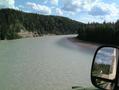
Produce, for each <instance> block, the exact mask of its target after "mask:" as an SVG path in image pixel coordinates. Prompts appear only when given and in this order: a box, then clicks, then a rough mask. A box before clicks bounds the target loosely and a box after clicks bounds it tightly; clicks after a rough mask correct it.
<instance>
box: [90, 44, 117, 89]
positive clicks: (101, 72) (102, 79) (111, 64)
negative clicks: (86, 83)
mask: <svg viewBox="0 0 119 90" xmlns="http://www.w3.org/2000/svg"><path fill="white" fill-rule="evenodd" d="M118 55H119V49H118V47H114V46H101V47H99V48H98V49H97V51H96V53H95V56H94V58H93V63H92V69H91V81H92V84H93V85H94V86H96V87H98V88H100V89H103V90H114V89H115V88H116V87H117V66H118Z"/></svg>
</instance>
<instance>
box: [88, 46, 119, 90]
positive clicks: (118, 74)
mask: <svg viewBox="0 0 119 90" xmlns="http://www.w3.org/2000/svg"><path fill="white" fill-rule="evenodd" d="M103 47H112V48H117V49H118V50H119V47H118V46H115V45H102V46H100V47H98V48H97V50H96V51H95V54H94V57H93V62H92V66H91V74H90V75H91V82H92V84H93V85H94V86H95V87H97V88H99V89H101V90H105V89H104V88H101V87H99V86H98V85H96V84H95V83H94V82H93V80H94V78H98V77H94V76H92V69H93V65H94V62H95V57H96V55H97V52H98V51H99V50H100V49H101V48H103ZM118 57H119V55H118ZM118 59H119V58H118ZM118 72H119V60H118V62H117V70H116V76H115V79H114V80H109V79H103V78H100V77H99V79H102V80H105V81H109V82H114V83H115V87H114V90H115V89H116V88H117V84H118V76H119V73H118Z"/></svg>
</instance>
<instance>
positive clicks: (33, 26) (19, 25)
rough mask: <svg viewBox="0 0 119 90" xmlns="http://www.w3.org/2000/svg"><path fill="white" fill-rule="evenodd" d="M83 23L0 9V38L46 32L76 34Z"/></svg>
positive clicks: (40, 34) (39, 34)
mask: <svg viewBox="0 0 119 90" xmlns="http://www.w3.org/2000/svg"><path fill="white" fill-rule="evenodd" d="M82 24H83V23H80V22H77V21H74V20H71V19H69V18H66V17H60V16H51V15H39V14H33V13H25V12H22V11H18V10H13V9H0V40H4V39H16V38H21V37H27V36H32V35H33V37H35V36H42V35H44V34H56V35H61V34H76V33H78V30H79V27H80V26H82ZM27 34H29V35H27Z"/></svg>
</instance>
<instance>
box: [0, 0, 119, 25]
mask: <svg viewBox="0 0 119 90" xmlns="http://www.w3.org/2000/svg"><path fill="white" fill-rule="evenodd" d="M0 8H14V9H18V10H22V11H25V12H32V13H39V14H44V15H58V16H64V17H68V18H71V19H73V20H77V21H80V22H84V23H88V22H104V21H106V22H115V21H116V20H117V19H119V0H0Z"/></svg>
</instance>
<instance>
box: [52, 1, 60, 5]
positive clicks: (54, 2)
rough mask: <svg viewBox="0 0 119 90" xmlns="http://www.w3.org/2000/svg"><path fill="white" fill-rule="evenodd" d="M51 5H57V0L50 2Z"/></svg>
mask: <svg viewBox="0 0 119 90" xmlns="http://www.w3.org/2000/svg"><path fill="white" fill-rule="evenodd" d="M50 2H51V4H53V5H58V0H50Z"/></svg>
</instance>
